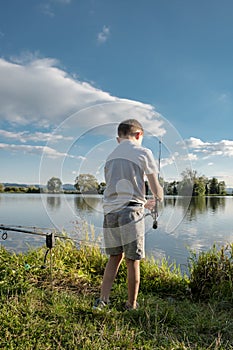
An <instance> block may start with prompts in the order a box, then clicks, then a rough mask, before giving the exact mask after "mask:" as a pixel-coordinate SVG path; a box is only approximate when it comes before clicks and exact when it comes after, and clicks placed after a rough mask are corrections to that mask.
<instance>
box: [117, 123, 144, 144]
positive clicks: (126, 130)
mask: <svg viewBox="0 0 233 350" xmlns="http://www.w3.org/2000/svg"><path fill="white" fill-rule="evenodd" d="M117 131H118V138H120V139H131V138H134V139H135V140H139V138H140V139H141V136H143V134H144V130H143V127H142V125H141V124H140V123H139V122H138V121H137V120H136V119H127V120H124V121H123V122H121V123H120V124H119V126H118V130H117Z"/></svg>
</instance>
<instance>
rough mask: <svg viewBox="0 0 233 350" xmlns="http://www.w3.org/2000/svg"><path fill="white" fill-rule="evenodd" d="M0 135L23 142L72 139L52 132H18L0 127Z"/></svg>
mask: <svg viewBox="0 0 233 350" xmlns="http://www.w3.org/2000/svg"><path fill="white" fill-rule="evenodd" d="M0 136H1V137H3V138H6V139H12V140H17V141H19V142H22V143H25V142H28V141H33V142H48V141H50V142H56V141H61V140H64V141H65V140H72V139H73V138H72V137H68V136H66V137H65V136H63V135H54V134H53V133H44V132H40V131H37V132H35V133H32V132H30V133H29V131H19V132H14V131H7V130H2V129H0Z"/></svg>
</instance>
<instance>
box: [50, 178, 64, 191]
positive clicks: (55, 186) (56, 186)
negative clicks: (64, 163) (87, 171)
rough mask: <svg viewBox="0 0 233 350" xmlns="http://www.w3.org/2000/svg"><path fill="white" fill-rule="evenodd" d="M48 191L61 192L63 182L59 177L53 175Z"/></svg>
mask: <svg viewBox="0 0 233 350" xmlns="http://www.w3.org/2000/svg"><path fill="white" fill-rule="evenodd" d="M47 188H48V191H50V192H61V188H62V182H61V180H60V179H59V178H58V177H52V178H51V179H50V180H49V181H48V183H47Z"/></svg>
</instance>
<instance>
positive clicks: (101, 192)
mask: <svg viewBox="0 0 233 350" xmlns="http://www.w3.org/2000/svg"><path fill="white" fill-rule="evenodd" d="M105 188H106V183H105V182H100V184H99V186H98V193H99V194H103V193H104V190H105Z"/></svg>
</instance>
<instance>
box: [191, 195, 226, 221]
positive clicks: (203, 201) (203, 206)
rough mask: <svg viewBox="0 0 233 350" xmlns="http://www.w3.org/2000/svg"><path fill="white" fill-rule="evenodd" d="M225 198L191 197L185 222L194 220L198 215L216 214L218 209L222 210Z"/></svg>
mask: <svg viewBox="0 0 233 350" xmlns="http://www.w3.org/2000/svg"><path fill="white" fill-rule="evenodd" d="M225 202H226V198H225V197H193V198H192V200H191V202H190V205H189V208H188V212H187V220H190V221H191V220H196V218H197V216H198V215H199V214H204V213H205V212H207V211H208V212H212V213H215V212H217V211H218V210H219V209H220V208H221V210H224V208H225V204H226V203H225Z"/></svg>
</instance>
